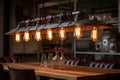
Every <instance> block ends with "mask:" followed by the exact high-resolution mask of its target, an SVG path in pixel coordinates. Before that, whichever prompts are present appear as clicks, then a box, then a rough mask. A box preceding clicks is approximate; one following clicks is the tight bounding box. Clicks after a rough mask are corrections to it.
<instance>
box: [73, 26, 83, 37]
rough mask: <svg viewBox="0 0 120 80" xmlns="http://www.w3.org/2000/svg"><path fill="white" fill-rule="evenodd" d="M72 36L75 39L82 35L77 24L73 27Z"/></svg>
mask: <svg viewBox="0 0 120 80" xmlns="http://www.w3.org/2000/svg"><path fill="white" fill-rule="evenodd" d="M74 37H75V38H77V39H79V38H81V37H82V29H81V27H80V26H79V25H77V26H76V27H75V29H74Z"/></svg>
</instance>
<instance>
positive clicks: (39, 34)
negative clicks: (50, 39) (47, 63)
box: [35, 30, 42, 41]
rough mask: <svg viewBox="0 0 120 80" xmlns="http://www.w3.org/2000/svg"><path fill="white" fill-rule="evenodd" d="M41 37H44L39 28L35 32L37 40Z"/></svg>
mask: <svg viewBox="0 0 120 80" xmlns="http://www.w3.org/2000/svg"><path fill="white" fill-rule="evenodd" d="M41 39H42V35H41V32H40V30H37V31H36V33H35V40H36V41H40V40H41Z"/></svg>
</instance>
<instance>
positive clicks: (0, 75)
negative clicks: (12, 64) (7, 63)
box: [0, 64, 4, 80]
mask: <svg viewBox="0 0 120 80" xmlns="http://www.w3.org/2000/svg"><path fill="white" fill-rule="evenodd" d="M0 80H4V69H3V65H2V64H0Z"/></svg>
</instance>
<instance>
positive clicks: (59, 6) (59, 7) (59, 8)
mask: <svg viewBox="0 0 120 80" xmlns="http://www.w3.org/2000/svg"><path fill="white" fill-rule="evenodd" d="M58 4H59V5H58V13H60V11H61V1H60V0H58Z"/></svg>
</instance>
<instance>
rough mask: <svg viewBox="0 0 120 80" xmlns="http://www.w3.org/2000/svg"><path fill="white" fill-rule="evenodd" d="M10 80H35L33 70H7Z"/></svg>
mask: <svg viewBox="0 0 120 80" xmlns="http://www.w3.org/2000/svg"><path fill="white" fill-rule="evenodd" d="M9 72H10V78H11V80H37V79H36V76H35V72H34V70H33V69H16V68H12V67H10V68H9Z"/></svg>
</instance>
